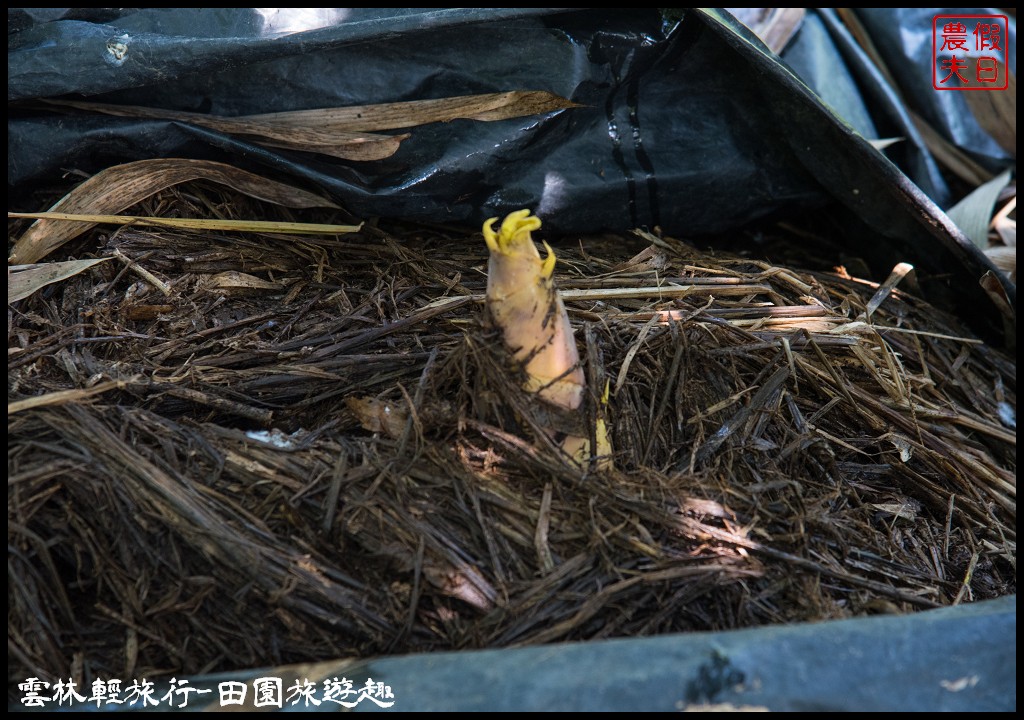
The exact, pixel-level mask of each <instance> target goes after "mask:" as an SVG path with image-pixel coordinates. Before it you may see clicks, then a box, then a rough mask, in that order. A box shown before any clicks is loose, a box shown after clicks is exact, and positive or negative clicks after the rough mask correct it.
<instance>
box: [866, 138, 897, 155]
mask: <svg viewBox="0 0 1024 720" xmlns="http://www.w3.org/2000/svg"><path fill="white" fill-rule="evenodd" d="M904 140H906V138H904V137H891V138H879V139H878V140H868V143H869V144H870V145H871V147H873V148H874V149H875V150H878V151H879V152H881V151H882V150H885V149H886V148H887V147H889V146H890V145H895V144H896V143H898V142H903V141H904Z"/></svg>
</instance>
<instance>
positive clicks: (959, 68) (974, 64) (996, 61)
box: [932, 15, 1010, 90]
mask: <svg viewBox="0 0 1024 720" xmlns="http://www.w3.org/2000/svg"><path fill="white" fill-rule="evenodd" d="M1008 24H1009V23H1008V22H1007V19H1006V16H1005V15H936V16H935V17H934V18H933V19H932V87H933V88H935V89H936V90H1005V89H1006V88H1007V87H1009V85H1010V73H1009V71H1008V70H1007V66H1006V57H1007V54H1006V43H1007V41H1008V40H1009V36H1008V34H1007V32H1006V31H1007V27H1008Z"/></svg>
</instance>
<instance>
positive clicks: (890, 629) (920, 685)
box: [9, 597, 1017, 712]
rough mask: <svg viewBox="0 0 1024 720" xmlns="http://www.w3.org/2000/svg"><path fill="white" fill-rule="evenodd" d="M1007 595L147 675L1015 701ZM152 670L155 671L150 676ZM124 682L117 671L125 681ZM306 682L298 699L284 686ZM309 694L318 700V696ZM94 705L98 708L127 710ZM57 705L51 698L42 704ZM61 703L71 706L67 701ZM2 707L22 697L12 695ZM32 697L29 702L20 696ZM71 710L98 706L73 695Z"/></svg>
mask: <svg viewBox="0 0 1024 720" xmlns="http://www.w3.org/2000/svg"><path fill="white" fill-rule="evenodd" d="M1016 635H1017V600H1016V598H1015V597H1007V598H1000V599H998V600H987V601H984V602H979V603H975V604H971V605H962V606H959V607H955V608H941V609H938V610H928V611H926V612H920V613H916V614H914V615H909V616H896V615H880V616H874V617H864V618H856V619H851V620H836V621H833V622H827V623H821V624H816V625H812V624H804V625H790V626H785V625H780V626H772V627H763V628H753V629H749V630H734V631H730V632H719V633H691V634H679V635H663V636H660V637H652V638H636V639H623V640H603V641H592V642H586V643H561V644H557V645H546V646H543V647H530V648H517V649H504V650H481V651H466V652H457V653H452V652H443V653H430V654H424V655H408V656H402V657H388V658H377V659H371V660H357V661H352V660H338V661H334V662H326V663H316V664H307V665H290V666H283V667H278V668H261V669H252V670H245V671H236V672H226V673H218V674H216V675H208V676H205V677H193V678H181V677H179V678H178V679H177V680H178V683H179V685H181V686H183V685H184V682H187V684H188V687H189V689H190V692H189V693H184V692H182V691H181V690H180V689H179V690H178V691H176V692H169V691H170V690H171V686H170V685H169V684H168V682H167V680H155V682H154V693H153V698H163V702H162V703H160V705H159V707H158V708H154V707H149V708H148V709H150V710H156V709H163V710H167V709H168V708H169V707H173V708H175V709H183V708H182V706H183V704H184V709H188V710H221V709H234V710H257V709H258V707H257V706H255V705H254V701H253V698H254V695H255V692H254V689H253V682H254V681H255V680H256V679H258V678H264V679H265V678H275V679H279V680H280V681H281V692H280V696H279V698H280V702H281V705H280V706H279V707H281V708H282V709H284V710H286V711H298V712H310V711H321V712H324V711H326V712H332V711H337V710H341V709H342V708H341V706H340V705H339V704H338V703H337V702H332V701H330V700H325V692H324V689H325V688H324V686H325V681H327V682H331V681H334V682H335V683H339V682H344V681H348V682H350V683H351V687H352V689H353V692H352V694H349V695H340V694H339V695H335V696H334V697H335V698H339V699H341V700H343V701H346V702H348V703H349V704H350V706H351V705H354V707H352V708H350V709H354V710H358V711H366V710H369V711H376V710H380V708H378V706H377V705H375V704H374V702H373V701H371V700H369V699H367V698H364V699H360V698H359V695H360V692H359V688H361V687H365V684H366V683H367V682H368V681H372V684H373V685H374V686H376V685H377V684H378V683H379V684H380V685H381V686H382V689H383V687H386V688H388V690H389V691H390V698H386V697H385V694H384V693H383V692H382V693H380V697H381V700H380V701H381V702H384V703H393V705H391V707H389V708H386V709H384V710H382V711H383V712H389V711H394V710H398V711H429V712H487V711H520V712H523V711H539V712H546V711H576V712H588V711H589V712H593V711H598V712H599V711H619V712H638V711H662V712H673V711H678V710H683V709H709V708H712V707H714V708H716V709H718V710H725V709H732V710H738V709H757V710H770V711H775V712H779V711H790V712H794V711H795V712H850V711H862V712H882V711H887V712H898V711H914V712H940V711H941V712H971V711H1004V712H1013V711H1015V710H1016V708H1017V643H1016ZM151 680H152V678H151ZM229 683H230V684H234V685H235V686H236V687H237V685H239V684H242V685H245V686H246V687H247V690H246V697H245V701H247V705H246V706H245V707H242V706H240V705H232V704H222V701H221V693H220V690H221V685H222V684H229ZM126 686H127V682H126V683H125V686H124V687H126ZM296 686H298V687H303V686H305V687H310V689H311V692H310V697H311V698H312V700H306V699H305V698H303V697H301V696H300V695H298V694H297V693H296V692H294V690H292V691H291V692H289V689H290V688H295V687H296ZM316 703H319V704H316ZM139 704H140V703H138V702H137V703H136V706H135V707H134V708H133V707H131V706H125V705H104V706H103V709H105V710H114V711H125V710H131V709H138V705H139ZM54 706H55V703H48V704H47V705H46V707H47V708H51V709H52V708H53V707H54ZM63 708H64V709H65V710H66V709H71V708H70V707H69V704H68V702H65V704H64V705H63ZM9 709H10V710H20V709H26V708H22V707H21V706H20V704H18V703H14V704H11V705H10V706H9ZM29 709H31V708H29ZM73 709H95V705H93V706H91V707H90V706H82V705H79V704H78V703H76V704H75V705H74V706H73Z"/></svg>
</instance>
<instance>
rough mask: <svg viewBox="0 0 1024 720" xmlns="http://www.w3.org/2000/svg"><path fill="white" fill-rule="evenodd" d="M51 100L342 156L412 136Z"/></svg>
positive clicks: (370, 153)
mask: <svg viewBox="0 0 1024 720" xmlns="http://www.w3.org/2000/svg"><path fill="white" fill-rule="evenodd" d="M48 102H50V103H51V104H55V105H62V106H67V107H73V108H77V109H79V110H90V111H93V112H101V113H104V114H106V115H116V116H119V117H138V118H153V119H156V120H177V121H180V122H187V123H191V124H192V125H198V126H200V127H205V128H210V129H211V130H217V131H219V132H223V133H227V134H231V135H243V136H247V137H251V138H253V139H254V141H255V142H258V143H259V144H261V145H266V146H269V147H279V148H285V149H288V150H301V151H303V152H315V153H320V154H321V155H330V156H332V157H336V158H340V159H342V160H362V161H369V160H382V159H384V158H387V157H391V156H392V155H394V154H395V153H396V152H397V151H398V147H399V145H401V144H402V141H403V140H405V139H407V138H408V137H409V136H408V135H372V134H369V133H363V132H353V131H346V130H338V129H331V128H324V127H323V126H322V125H320V124H318V123H316V122H314V121H312V120H310V121H307V122H306V123H304V124H301V125H300V124H294V125H285V124H282V123H274V122H270V121H269V120H264V119H260V120H256V119H252V118H225V117H219V116H216V115H203V114H200V113H192V112H181V111H176V110H163V109H160V108H148V107H139V106H135V105H106V104H104V103H87V102H76V101H72V100H61V101H48ZM261 117H273V116H272V115H271V116H261Z"/></svg>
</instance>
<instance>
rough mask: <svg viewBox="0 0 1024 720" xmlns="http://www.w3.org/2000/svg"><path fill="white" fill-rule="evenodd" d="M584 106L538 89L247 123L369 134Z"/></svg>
mask: <svg viewBox="0 0 1024 720" xmlns="http://www.w3.org/2000/svg"><path fill="white" fill-rule="evenodd" d="M574 107H580V106H579V105H578V104H577V103H574V102H572V101H570V100H566V99H565V98H563V97H561V96H559V95H554V94H552V93H549V92H545V91H539V90H519V91H513V92H503V93H489V94H486V95H466V96H464V97H451V98H441V99H439V100H413V101H410V102H396V103H385V104H383V105H360V106H354V107H341V108H322V109H318V110H297V111H294V112H280V113H270V114H267V115H250V116H248V117H246V118H242V119H244V120H248V121H259V122H268V123H273V124H275V125H281V126H287V127H301V126H315V127H319V128H322V129H324V130H326V131H329V132H339V131H346V132H359V131H362V132H366V131H375V130H393V129H396V128H408V127H415V126H417V125H427V124H429V123H435V122H450V121H452V120H460V119H461V120H481V121H484V122H492V121H494V120H508V119H510V118H516V117H524V116H527V115H539V114H543V113H549V112H554V111H556V110H565V109H567V108H574Z"/></svg>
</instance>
